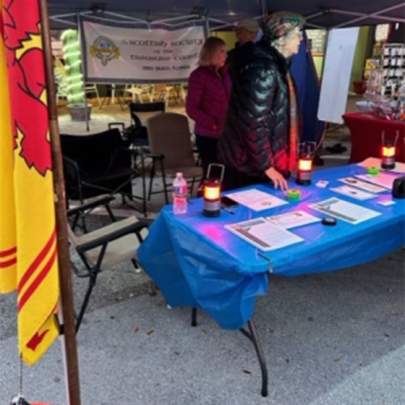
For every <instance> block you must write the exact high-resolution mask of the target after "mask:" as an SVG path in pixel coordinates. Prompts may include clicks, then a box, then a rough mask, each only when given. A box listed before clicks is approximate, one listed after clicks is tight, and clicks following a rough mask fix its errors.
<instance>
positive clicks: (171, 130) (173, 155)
mask: <svg viewBox="0 0 405 405" xmlns="http://www.w3.org/2000/svg"><path fill="white" fill-rule="evenodd" d="M147 127H148V136H149V147H150V151H151V153H155V154H162V155H164V157H165V159H164V164H165V167H166V168H167V169H171V168H176V167H181V166H195V165H196V164H195V160H194V155H193V147H192V143H191V135H190V129H189V125H188V119H187V117H186V116H185V115H182V114H177V113H162V114H159V115H155V116H154V117H151V118H149V119H148V121H147Z"/></svg>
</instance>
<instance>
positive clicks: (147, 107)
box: [129, 101, 166, 126]
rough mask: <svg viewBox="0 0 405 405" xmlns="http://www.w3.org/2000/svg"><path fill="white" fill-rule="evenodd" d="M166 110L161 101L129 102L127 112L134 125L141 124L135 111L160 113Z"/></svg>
mask: <svg viewBox="0 0 405 405" xmlns="http://www.w3.org/2000/svg"><path fill="white" fill-rule="evenodd" d="M165 111H166V105H165V103H164V102H163V101H158V102H155V103H129V113H130V115H131V118H132V121H133V122H134V124H135V126H141V125H142V123H141V120H140V118H139V116H138V114H137V113H160V112H165Z"/></svg>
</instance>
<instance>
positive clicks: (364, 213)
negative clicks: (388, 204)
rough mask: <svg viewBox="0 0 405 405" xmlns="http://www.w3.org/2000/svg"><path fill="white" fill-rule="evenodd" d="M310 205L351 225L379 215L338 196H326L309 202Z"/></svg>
mask: <svg viewBox="0 0 405 405" xmlns="http://www.w3.org/2000/svg"><path fill="white" fill-rule="evenodd" d="M310 207H311V208H313V209H314V210H317V211H320V212H323V213H324V214H327V215H330V216H332V217H335V218H337V219H342V220H343V221H346V222H349V223H351V224H353V225H356V224H360V223H361V222H364V221H367V220H369V219H372V218H375V217H377V216H378V215H381V213H380V212H378V211H374V210H371V209H369V208H364V207H361V206H360V205H357V204H353V203H349V202H347V201H344V200H340V199H339V198H328V199H327V200H324V201H321V202H319V203H316V204H311V205H310Z"/></svg>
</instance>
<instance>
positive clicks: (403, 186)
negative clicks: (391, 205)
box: [392, 176, 405, 198]
mask: <svg viewBox="0 0 405 405" xmlns="http://www.w3.org/2000/svg"><path fill="white" fill-rule="evenodd" d="M392 196H393V197H394V198H405V176H402V177H398V178H397V179H395V180H394V184H393V185H392Z"/></svg>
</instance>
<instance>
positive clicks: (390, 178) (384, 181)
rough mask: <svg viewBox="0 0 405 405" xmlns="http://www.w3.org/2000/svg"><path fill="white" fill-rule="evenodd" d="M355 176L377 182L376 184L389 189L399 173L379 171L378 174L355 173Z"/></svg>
mask: <svg viewBox="0 0 405 405" xmlns="http://www.w3.org/2000/svg"><path fill="white" fill-rule="evenodd" d="M356 177H357V178H359V179H361V180H365V181H368V182H369V183H373V184H377V186H381V187H385V188H387V189H389V190H391V189H392V185H393V184H394V180H395V179H396V178H397V177H399V175H398V174H397V175H395V174H392V173H384V172H381V173H380V174H379V175H378V176H372V175H370V174H356Z"/></svg>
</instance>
